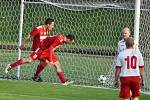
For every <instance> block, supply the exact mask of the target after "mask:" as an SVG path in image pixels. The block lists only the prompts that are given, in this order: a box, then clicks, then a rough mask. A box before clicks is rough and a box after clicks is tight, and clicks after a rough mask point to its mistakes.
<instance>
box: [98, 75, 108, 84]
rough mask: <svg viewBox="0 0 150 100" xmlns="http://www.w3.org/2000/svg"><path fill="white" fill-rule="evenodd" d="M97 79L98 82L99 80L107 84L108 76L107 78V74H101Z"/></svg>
mask: <svg viewBox="0 0 150 100" xmlns="http://www.w3.org/2000/svg"><path fill="white" fill-rule="evenodd" d="M97 80H98V82H99V83H100V84H105V83H106V80H107V78H106V76H105V75H100V76H99V77H98V78H97Z"/></svg>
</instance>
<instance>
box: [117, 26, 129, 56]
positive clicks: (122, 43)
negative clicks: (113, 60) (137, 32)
mask: <svg viewBox="0 0 150 100" xmlns="http://www.w3.org/2000/svg"><path fill="white" fill-rule="evenodd" d="M121 33H122V40H120V41H119V42H118V49H117V55H118V54H119V52H121V51H123V50H125V49H126V45H125V41H126V39H127V38H128V37H130V34H131V31H130V29H129V28H128V27H125V28H123V30H122V32H121Z"/></svg>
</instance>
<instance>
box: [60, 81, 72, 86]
mask: <svg viewBox="0 0 150 100" xmlns="http://www.w3.org/2000/svg"><path fill="white" fill-rule="evenodd" d="M72 83H74V82H73V81H66V82H65V83H62V85H64V86H67V85H70V84H72Z"/></svg>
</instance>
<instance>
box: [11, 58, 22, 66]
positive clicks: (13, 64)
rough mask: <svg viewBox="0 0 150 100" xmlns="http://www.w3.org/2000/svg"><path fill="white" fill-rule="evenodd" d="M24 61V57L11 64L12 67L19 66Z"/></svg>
mask: <svg viewBox="0 0 150 100" xmlns="http://www.w3.org/2000/svg"><path fill="white" fill-rule="evenodd" d="M23 63H24V62H23V59H20V60H18V61H17V62H15V63H12V64H10V66H11V67H12V68H15V67H17V66H19V65H22V64H23Z"/></svg>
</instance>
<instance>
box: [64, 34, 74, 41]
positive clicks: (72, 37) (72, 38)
mask: <svg viewBox="0 0 150 100" xmlns="http://www.w3.org/2000/svg"><path fill="white" fill-rule="evenodd" d="M66 37H67V38H68V39H70V40H71V41H72V40H75V36H74V35H73V34H68V35H66Z"/></svg>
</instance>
